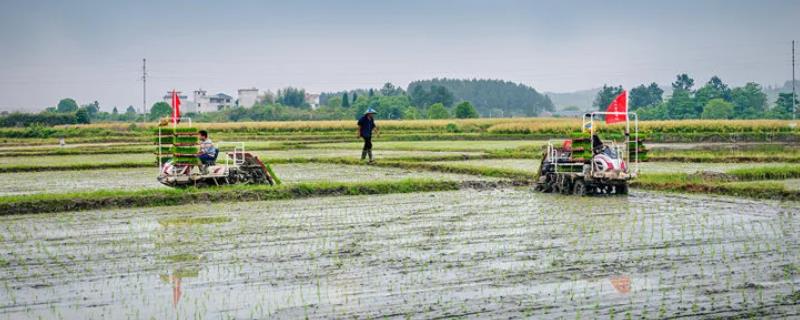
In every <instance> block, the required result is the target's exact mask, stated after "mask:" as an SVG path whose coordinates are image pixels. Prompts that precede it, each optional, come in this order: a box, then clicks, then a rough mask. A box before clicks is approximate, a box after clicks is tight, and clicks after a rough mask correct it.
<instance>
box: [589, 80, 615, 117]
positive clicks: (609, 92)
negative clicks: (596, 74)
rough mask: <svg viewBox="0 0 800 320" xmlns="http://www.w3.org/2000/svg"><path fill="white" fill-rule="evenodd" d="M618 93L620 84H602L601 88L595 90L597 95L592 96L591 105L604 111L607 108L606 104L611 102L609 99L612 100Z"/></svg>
mask: <svg viewBox="0 0 800 320" xmlns="http://www.w3.org/2000/svg"><path fill="white" fill-rule="evenodd" d="M620 93H622V86H617V87H614V86H607V85H603V88H602V89H600V91H598V92H597V96H595V97H594V102H592V106H593V107H594V108H596V109H597V110H600V111H606V109H608V105H609V104H611V101H614V98H616V97H617V96H618V95H619V94H620Z"/></svg>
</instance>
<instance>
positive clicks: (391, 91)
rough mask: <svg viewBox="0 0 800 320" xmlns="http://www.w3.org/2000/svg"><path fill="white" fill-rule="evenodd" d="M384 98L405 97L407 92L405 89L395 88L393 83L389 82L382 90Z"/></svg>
mask: <svg viewBox="0 0 800 320" xmlns="http://www.w3.org/2000/svg"><path fill="white" fill-rule="evenodd" d="M380 93H381V95H382V96H387V97H390V96H401V95H404V94H405V92H404V91H403V89H401V88H398V87H395V86H394V85H393V84H392V83H391V82H387V83H385V84H383V87H382V88H381V90H380Z"/></svg>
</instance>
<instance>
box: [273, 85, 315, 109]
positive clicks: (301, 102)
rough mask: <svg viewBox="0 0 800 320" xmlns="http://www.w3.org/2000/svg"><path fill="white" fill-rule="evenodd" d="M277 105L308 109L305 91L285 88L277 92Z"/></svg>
mask: <svg viewBox="0 0 800 320" xmlns="http://www.w3.org/2000/svg"><path fill="white" fill-rule="evenodd" d="M277 101H278V103H280V104H282V105H284V106H290V107H295V108H308V107H309V105H308V104H307V103H306V90H305V89H297V88H293V87H287V88H285V89H283V90H278V99H277Z"/></svg>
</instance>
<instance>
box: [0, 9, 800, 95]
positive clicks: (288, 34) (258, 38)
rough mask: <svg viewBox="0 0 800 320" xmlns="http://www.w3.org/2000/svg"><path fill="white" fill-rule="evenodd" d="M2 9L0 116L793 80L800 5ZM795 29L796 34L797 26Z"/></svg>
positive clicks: (764, 82)
mask: <svg viewBox="0 0 800 320" xmlns="http://www.w3.org/2000/svg"><path fill="white" fill-rule="evenodd" d="M606 2H612V1H542V2H538V1H506V0H491V1H432V0H404V1H374V0H373V1H332V0H325V1H322V0H321V1H303V0H300V1H298V0H292V1H168V0H160V1H125V2H123V1H105V0H104V1H80V0H76V1H36V0H19V1H18V0H2V1H0V70H1V71H0V110H40V109H43V108H45V107H47V106H54V105H55V104H56V103H57V102H58V100H59V99H60V98H63V97H72V98H75V99H76V100H77V101H78V103H81V104H85V103H89V102H91V101H94V100H98V101H99V102H100V105H101V108H102V109H104V110H110V109H111V107H113V106H119V107H121V108H122V109H124V108H125V107H127V106H128V105H134V106H135V107H136V108H137V109H139V108H141V104H142V84H141V81H140V77H141V63H142V61H141V60H142V58H147V68H148V73H149V75H150V76H149V78H148V82H147V90H148V97H147V99H148V104H152V103H153V102H155V100H157V99H160V97H161V96H163V95H164V93H165V92H166V91H167V90H171V89H173V88H175V89H178V90H182V91H184V92H191V91H192V90H194V89H197V88H203V89H206V90H208V91H209V93H217V92H224V93H228V94H230V95H232V96H236V89H238V88H245V87H257V88H259V89H261V90H267V89H270V90H273V91H274V90H276V89H278V88H281V87H285V86H295V87H302V88H306V89H307V90H308V91H311V92H320V91H336V90H342V89H349V88H356V87H362V88H364V87H379V86H381V85H382V84H383V83H385V82H387V81H389V82H393V83H395V84H397V85H401V86H403V87H405V86H406V85H407V84H408V82H410V81H412V80H416V79H427V78H433V77H448V78H493V79H504V80H510V81H515V82H521V83H524V84H527V85H530V86H533V87H534V88H536V89H537V90H539V91H556V92H564V91H574V90H580V89H588V88H595V87H599V86H602V85H603V84H604V83H608V84H621V85H623V86H625V87H631V86H634V85H638V84H640V83H644V82H647V83H649V82H652V81H656V82H658V83H661V84H668V83H670V82H671V81H672V80H673V78H674V76H675V74H677V73H682V72H687V73H689V74H690V75H691V76H693V77H695V79H696V80H697V82H705V81H706V80H707V79H708V78H709V77H710V76H712V75H714V74H717V75H719V76H720V77H721V78H722V79H723V80H724V81H726V82H729V83H731V84H734V85H740V84H743V83H745V82H747V81H756V82H759V83H761V84H764V85H770V84H779V83H783V81H785V80H787V79H790V78H791V40H792V39H793V38H794V39H796V40H800V35H799V34H798V33H799V32H798V30H800V28H798V27H797V23H798V22H800V15H799V14H800V1H796V0H795V1H778V0H775V1H682V0H671V1H613V4H607V3H606ZM793 22H794V23H795V24H794V25H793V24H792V23H793Z"/></svg>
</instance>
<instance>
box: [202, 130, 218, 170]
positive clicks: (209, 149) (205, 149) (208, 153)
mask: <svg viewBox="0 0 800 320" xmlns="http://www.w3.org/2000/svg"><path fill="white" fill-rule="evenodd" d="M218 151H219V150H217V148H215V147H214V143H213V142H211V139H209V138H208V131H205V130H200V154H198V155H197V157H198V158H200V163H201V164H202V165H203V166H206V167H207V166H213V165H214V162H215V161H217V153H219V152H218Z"/></svg>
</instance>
